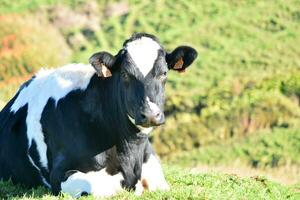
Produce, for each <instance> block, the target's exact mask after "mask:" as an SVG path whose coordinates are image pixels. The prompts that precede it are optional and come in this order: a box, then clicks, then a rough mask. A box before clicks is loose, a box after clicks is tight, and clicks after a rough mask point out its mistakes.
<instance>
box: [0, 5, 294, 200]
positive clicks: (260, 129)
mask: <svg viewBox="0 0 300 200" xmlns="http://www.w3.org/2000/svg"><path fill="white" fill-rule="evenodd" d="M299 7H300V2H299V1H297V0H291V1H288V2H287V1H284V0H279V1H271V0H270V1H253V0H245V1H231V0H228V1H198V0H190V1H186V0H177V1H176V2H174V1H167V0H163V1H161V0H154V1H146V0H128V1H117V0H112V1H108V0H106V1H102V0H95V1H82V0H64V1H57V0H20V1H9V0H0V107H2V106H4V105H5V102H7V101H8V100H9V99H10V98H11V97H12V95H13V94H14V93H15V91H16V90H17V88H18V86H19V85H20V83H21V82H23V81H24V80H26V79H28V78H29V77H30V76H31V75H32V74H33V73H34V72H36V71H37V70H38V69H39V68H40V67H43V66H51V67H55V66H59V65H63V64H65V63H66V62H84V63H86V62H87V60H88V58H89V56H90V55H91V54H92V53H94V52H96V51H101V50H107V51H110V52H112V53H117V51H118V50H119V48H120V47H121V45H122V43H123V41H124V39H126V38H128V37H130V35H131V34H132V33H133V32H148V33H152V34H154V35H157V36H158V37H159V38H160V40H161V42H162V43H163V44H164V46H165V47H166V49H167V50H168V51H171V50H172V49H174V48H175V47H176V46H178V45H181V44H186V45H191V46H193V47H195V48H196V49H197V50H198V52H199V58H198V59H197V60H196V62H195V63H194V64H193V66H192V67H191V68H190V69H188V70H187V72H186V73H185V74H178V73H175V72H170V73H169V78H168V84H167V102H166V114H167V122H166V124H165V125H164V126H163V127H160V128H157V129H156V130H155V132H154V133H153V138H152V139H153V144H154V148H155V149H156V152H157V153H158V154H159V155H160V156H161V157H162V159H163V160H164V161H165V162H169V163H173V164H177V165H180V166H181V167H189V168H190V167H197V166H199V165H202V164H204V165H208V166H215V165H232V163H236V162H239V163H240V164H242V165H247V166H249V167H252V168H259V169H263V170H264V169H269V168H270V169H276V168H279V167H282V166H293V167H296V168H297V170H298V171H300V161H299V153H300V150H299V146H300V138H299V135H300V132H299V130H300V60H299V55H300V46H299V45H297V44H300V37H299V32H300V11H299ZM169 165H170V164H169ZM169 165H167V169H169V168H170V167H169ZM179 171H181V169H180V170H178V169H177V168H171V169H170V170H168V171H167V173H168V177H169V180H170V182H171V183H172V184H173V186H174V187H175V188H176V189H173V190H171V191H170V192H168V193H153V194H152V193H147V194H145V196H143V198H149V197H153V198H156V199H163V198H174V199H181V197H187V198H188V197H189V198H193V195H196V194H197V195H196V196H197V198H199V199H206V198H209V199H222V198H225V199H226V198H227V199H228V198H230V199H242V198H246V199H257V198H264V199H277V198H279V199H280V198H281V199H288V198H290V199H293V198H294V199H297V197H296V196H295V195H292V193H293V192H294V193H295V192H297V191H298V192H299V186H295V187H294V189H291V188H288V187H286V186H282V185H279V184H275V183H272V182H269V181H267V180H265V179H261V178H259V179H258V180H256V179H253V178H250V179H249V178H248V179H240V178H238V177H235V176H231V175H222V174H200V175H199V174H197V175H190V174H186V173H179ZM262 180H264V181H262ZM1 184H3V185H4V187H3V188H6V189H7V191H6V192H3V193H2V192H0V195H1V194H4V195H10V196H9V197H15V198H17V196H20V195H22V194H23V193H22V191H25V190H22V189H20V190H19V189H17V188H15V187H12V186H11V185H10V184H8V183H1ZM269 187H270V188H269ZM1 188H2V187H0V191H1ZM295 188H296V189H295ZM2 190H3V189H2ZM14 191H15V192H14ZM199 192H200V193H199ZM27 194H28V195H29V196H28V195H27V196H26V198H30V195H32V198H39V197H42V196H43V198H46V199H47V198H49V199H51V198H54V197H53V196H49V195H48V196H44V195H45V194H49V193H48V192H47V191H45V190H43V189H38V190H33V191H32V193H27ZM222 195H223V196H222ZM255 195H257V196H255ZM0 197H1V196H0ZM219 197H220V198H219ZM221 197H222V198H221ZM256 197H257V198H256ZM1 198H2V197H1ZM3 198H4V197H3ZM26 198H25V199H26ZM66 198H67V197H66ZM88 198H90V197H88ZM117 198H120V199H126V198H133V197H132V196H131V195H130V194H128V193H125V194H122V195H120V196H119V197H117ZM298 198H299V197H298Z"/></svg>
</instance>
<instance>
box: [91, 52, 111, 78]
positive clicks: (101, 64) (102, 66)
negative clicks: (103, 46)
mask: <svg viewBox="0 0 300 200" xmlns="http://www.w3.org/2000/svg"><path fill="white" fill-rule="evenodd" d="M89 62H90V64H91V65H92V66H93V67H94V68H95V70H96V73H97V75H98V76H99V77H103V78H107V77H110V76H112V67H113V65H114V63H115V62H116V58H115V57H114V56H113V55H111V54H110V53H108V52H105V51H102V52H98V53H95V54H93V55H92V56H91V57H90V59H89Z"/></svg>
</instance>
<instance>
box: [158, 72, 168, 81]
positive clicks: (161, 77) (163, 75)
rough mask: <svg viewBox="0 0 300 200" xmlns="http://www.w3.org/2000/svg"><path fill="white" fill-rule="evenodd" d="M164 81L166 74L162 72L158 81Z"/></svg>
mask: <svg viewBox="0 0 300 200" xmlns="http://www.w3.org/2000/svg"><path fill="white" fill-rule="evenodd" d="M166 79H167V72H164V73H162V74H161V75H159V80H161V81H165V80H166Z"/></svg>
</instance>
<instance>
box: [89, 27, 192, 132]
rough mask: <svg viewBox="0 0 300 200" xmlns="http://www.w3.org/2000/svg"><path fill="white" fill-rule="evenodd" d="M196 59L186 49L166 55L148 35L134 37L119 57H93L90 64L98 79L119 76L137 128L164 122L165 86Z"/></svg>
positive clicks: (181, 48)
mask: <svg viewBox="0 0 300 200" xmlns="http://www.w3.org/2000/svg"><path fill="white" fill-rule="evenodd" d="M196 57H197V52H196V51H195V50H194V49H193V48H191V47H187V46H180V47H177V48H176V49H175V50H174V51H173V52H172V53H167V52H166V51H165V50H164V49H163V48H162V46H161V45H160V44H159V42H158V40H157V39H156V38H155V37H154V36H152V35H148V34H144V33H140V34H135V35H133V36H132V37H131V38H130V39H129V40H127V41H125V43H124V45H123V49H121V50H120V52H119V53H118V54H117V55H116V56H112V55H111V54H109V53H107V52H100V53H96V54H94V55H93V56H92V57H91V58H90V63H91V64H92V65H93V66H94V67H95V69H96V71H97V73H98V75H99V76H102V77H109V76H111V75H113V76H114V75H116V76H117V75H118V76H119V77H120V79H121V81H120V84H121V87H122V88H123V89H122V91H124V95H122V96H123V97H124V99H123V101H124V105H125V107H126V110H127V115H128V118H129V119H130V120H131V121H132V122H133V123H135V124H136V125H138V126H142V127H151V126H158V125H160V124H162V123H164V121H165V117H164V112H163V110H164V101H165V83H166V80H167V74H168V71H169V70H170V69H173V70H177V71H179V72H182V71H184V70H185V68H187V67H188V66H189V65H190V64H191V63H192V62H193V61H194V59H195V58H196Z"/></svg>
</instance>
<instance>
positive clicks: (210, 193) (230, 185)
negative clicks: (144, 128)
mask: <svg viewBox="0 0 300 200" xmlns="http://www.w3.org/2000/svg"><path fill="white" fill-rule="evenodd" d="M164 169H165V173H166V177H167V180H168V182H169V183H170V185H171V190H170V191H167V192H145V193H144V194H143V195H142V196H140V197H136V196H134V195H133V194H132V193H129V192H122V193H120V194H118V195H117V196H115V197H113V198H111V199H116V200H119V199H216V200H220V199H264V200H266V199H297V198H299V197H300V193H299V192H300V185H294V186H284V185H281V184H279V183H275V182H272V181H269V180H268V179H266V178H264V177H252V178H240V177H238V176H236V175H234V174H222V173H203V174H200V173H191V172H188V171H186V170H184V169H182V168H176V167H171V166H165V167H164ZM0 198H1V199H22V200H35V199H44V200H50V199H57V197H55V196H52V195H51V193H50V192H49V191H48V190H46V189H44V188H38V189H32V190H26V189H24V188H22V187H20V186H13V185H12V184H11V183H7V182H6V183H3V182H0ZM59 199H71V197H70V196H68V195H61V196H60V197H59ZM81 199H83V200H89V199H97V198H94V197H92V196H87V197H83V198H81Z"/></svg>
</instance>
